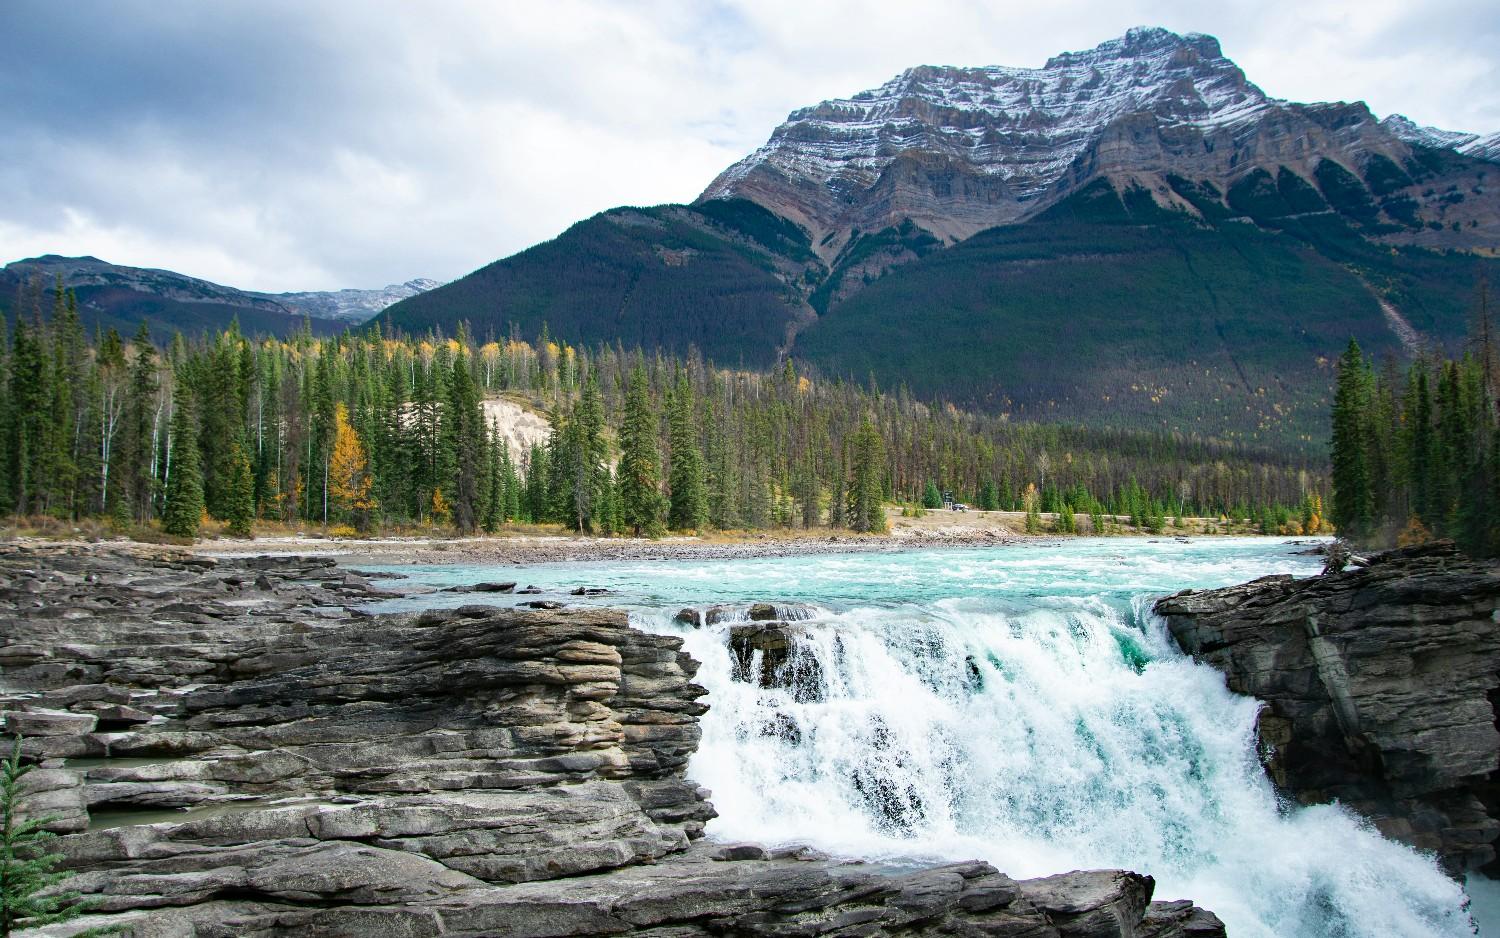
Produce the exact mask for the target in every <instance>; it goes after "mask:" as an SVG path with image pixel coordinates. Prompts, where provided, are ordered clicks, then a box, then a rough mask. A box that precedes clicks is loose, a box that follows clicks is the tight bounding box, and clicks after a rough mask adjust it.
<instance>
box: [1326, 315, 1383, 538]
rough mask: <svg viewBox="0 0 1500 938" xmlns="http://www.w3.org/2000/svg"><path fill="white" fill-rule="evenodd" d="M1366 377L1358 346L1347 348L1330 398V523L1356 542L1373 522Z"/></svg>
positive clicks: (1353, 342)
mask: <svg viewBox="0 0 1500 938" xmlns="http://www.w3.org/2000/svg"><path fill="white" fill-rule="evenodd" d="M1369 396H1370V390H1369V374H1368V371H1367V369H1366V367H1365V361H1364V356H1363V355H1362V354H1361V353H1360V350H1359V344H1358V343H1357V342H1355V341H1354V340H1353V339H1350V340H1349V347H1348V349H1346V350H1345V352H1344V354H1343V356H1342V357H1340V359H1339V370H1338V389H1337V391H1336V392H1335V394H1334V399H1333V437H1332V441H1331V450H1332V461H1333V523H1334V524H1335V525H1336V526H1337V527H1338V529H1339V531H1340V532H1341V533H1343V534H1345V535H1347V536H1349V537H1351V538H1354V539H1355V540H1362V539H1364V538H1365V537H1367V536H1368V535H1369V534H1370V531H1371V527H1372V524H1373V521H1374V517H1373V516H1374V498H1373V495H1372V493H1371V491H1370V471H1369V462H1368V453H1367V451H1366V427H1365V424H1366V414H1367V409H1368V407H1369Z"/></svg>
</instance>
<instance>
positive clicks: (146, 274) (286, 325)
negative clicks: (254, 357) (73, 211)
mask: <svg viewBox="0 0 1500 938" xmlns="http://www.w3.org/2000/svg"><path fill="white" fill-rule="evenodd" d="M59 276H61V277H62V280H63V284H64V285H65V286H67V287H69V288H72V289H73V290H74V291H75V292H76V293H77V294H78V299H79V306H80V313H81V315H82V317H83V319H84V321H85V322H86V323H91V324H98V325H102V326H105V327H113V328H115V329H117V330H118V331H121V332H125V331H127V330H130V329H133V327H135V326H136V325H138V324H139V323H140V322H141V321H143V320H144V321H148V322H150V323H151V325H152V326H153V328H155V329H157V330H161V331H163V332H165V333H170V332H171V331H173V330H180V331H196V330H199V329H205V328H206V329H216V328H222V327H223V326H225V325H228V323H229V322H230V320H232V319H234V318H235V317H238V318H239V320H240V325H241V327H242V328H244V329H245V330H246V331H247V332H268V333H274V334H277V335H285V334H287V333H290V332H292V331H294V330H296V329H297V328H299V327H300V325H301V324H302V321H303V319H304V318H307V319H309V320H311V322H312V325H313V327H314V331H315V332H318V333H320V334H326V333H331V332H337V331H339V330H341V329H343V328H346V327H347V326H349V325H350V324H355V323H361V322H364V321H366V320H369V319H370V318H372V317H374V316H375V315H377V314H379V313H380V312H381V311H382V310H384V309H385V308H386V307H388V306H390V305H391V304H392V303H395V302H397V301H399V300H403V299H406V298H408V297H412V296H415V295H417V294H418V293H421V292H424V291H426V290H430V289H432V288H433V287H436V286H439V285H440V284H439V283H438V282H437V281H435V280H425V279H417V280H410V281H407V282H406V283H402V284H393V285H391V286H387V287H383V288H381V289H377V290H333V291H311V292H299V293H259V292H255V291H251V290H240V289H236V288H234V287H227V286H223V285H221V284H217V283H213V282H211V281H208V280H202V279H200V278H197V277H190V276H188V275H186V274H180V273H177V272H175V271H170V270H159V269H155V268H146V267H127V266H123V265H119V264H111V263H108V262H106V261H102V260H100V259H99V258H97V257H88V256H85V257H63V256H61V255H57V254H46V255H43V256H41V257H31V258H26V259H24V260H19V261H14V262H12V263H10V264H7V265H5V267H3V268H0V310H3V311H5V312H7V313H12V314H13V313H14V312H15V311H17V310H18V309H19V307H20V305H21V303H22V302H23V299H22V297H23V295H24V292H25V291H26V289H27V288H28V287H29V286H33V285H38V284H39V285H41V286H42V287H43V288H44V289H51V288H52V286H53V285H54V284H55V283H56V282H57V278H58V277H59Z"/></svg>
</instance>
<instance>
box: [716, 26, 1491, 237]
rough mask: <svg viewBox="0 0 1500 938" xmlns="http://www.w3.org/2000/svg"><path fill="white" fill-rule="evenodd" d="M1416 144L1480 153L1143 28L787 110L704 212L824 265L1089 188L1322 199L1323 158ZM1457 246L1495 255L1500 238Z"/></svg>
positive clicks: (1407, 152)
mask: <svg viewBox="0 0 1500 938" xmlns="http://www.w3.org/2000/svg"><path fill="white" fill-rule="evenodd" d="M1414 145H1415V146H1417V147H1420V148H1422V149H1428V148H1442V149H1446V150H1447V151H1450V152H1452V153H1458V154H1464V155H1479V156H1482V155H1483V153H1485V152H1487V151H1486V150H1485V149H1484V146H1485V145H1484V143H1483V142H1482V141H1480V139H1479V138H1478V137H1477V136H1473V135H1466V134H1444V133H1443V132H1440V131H1435V130H1432V129H1430V128H1417V127H1416V126H1415V125H1414V124H1412V123H1411V122H1410V121H1406V120H1405V119H1404V118H1391V119H1388V120H1387V121H1385V122H1381V121H1377V120H1376V119H1375V118H1374V115H1372V114H1371V113H1370V111H1369V109H1368V108H1367V107H1366V106H1365V105H1364V104H1362V103H1353V104H1346V103H1330V104H1297V103H1292V102H1288V101H1283V100H1279V99H1275V98H1271V97H1268V96H1267V95H1266V94H1265V93H1264V92H1262V91H1261V89H1260V88H1258V87H1257V86H1255V85H1254V84H1252V83H1251V82H1250V81H1249V80H1248V79H1247V78H1246V76H1245V73H1244V72H1243V71H1242V70H1241V69H1240V68H1239V67H1238V66H1237V65H1235V63H1234V62H1233V61H1231V60H1230V59H1229V58H1227V57H1225V56H1224V54H1223V52H1222V50H1221V48H1220V46H1219V43H1218V41H1217V40H1216V39H1214V38H1213V37H1211V36H1205V35H1201V34H1196V33H1190V34H1187V35H1177V34H1176V33H1172V32H1169V31H1167V30H1164V29H1159V28H1137V29H1132V30H1130V31H1129V32H1128V33H1127V34H1126V35H1125V36H1124V37H1122V38H1120V39H1114V40H1110V41H1108V42H1104V43H1101V44H1100V45H1099V46H1097V47H1095V48H1094V49H1091V50H1087V51H1084V52H1072V53H1064V54H1062V55H1058V56H1054V57H1053V58H1052V59H1049V60H1048V61H1047V63H1046V64H1045V65H1044V66H1043V67H1041V68H1015V67H1007V66H988V67H983V68H954V67H933V66H922V67H918V68H912V69H908V70H907V71H905V72H903V73H902V74H901V75H899V76H897V77H896V78H894V79H892V80H891V81H890V82H887V83H886V84H885V85H883V86H881V87H880V88H878V89H875V90H872V91H865V92H861V93H859V94H856V95H853V96H852V97H850V98H845V99H839V100H834V101H825V102H823V103H821V104H818V105H815V106H813V107H809V108H803V109H801V110H798V111H794V112H793V113H792V114H791V116H790V117H789V118H788V119H787V121H786V122H785V123H784V124H782V125H781V126H780V127H778V128H777V129H776V130H775V132H774V133H773V134H772V136H771V139H770V141H769V142H767V143H766V144H765V145H764V146H763V147H761V148H760V149H758V150H756V151H755V152H754V153H752V154H751V155H749V156H747V157H746V158H745V159H743V160H741V161H740V162H738V163H736V164H735V165H734V166H731V167H730V168H729V169H727V170H725V171H724V172H723V173H722V174H721V175H720V176H719V177H718V178H717V179H715V180H714V181H713V182H712V183H711V184H710V185H709V187H708V188H707V189H706V190H704V192H703V194H702V195H701V196H700V197H699V201H700V202H701V201H707V200H712V199H723V198H745V199H750V200H751V201H755V202H757V203H758V204H760V205H763V206H765V207H766V208H768V209H770V210H771V211H773V212H775V213H776V214H778V215H781V216H782V217H785V218H789V219H791V220H793V221H796V222H797V223H799V224H801V225H803V226H804V227H806V228H807V229H808V231H809V233H810V235H811V237H812V241H813V242H814V244H815V245H816V246H817V250H818V253H819V255H820V256H821V257H823V258H824V259H825V260H829V261H832V260H833V259H834V258H835V257H837V255H838V253H839V251H840V250H842V249H843V248H844V247H845V246H846V245H847V244H848V243H849V242H850V241H851V240H852V239H854V238H856V237H857V236H858V234H860V233H866V234H867V233H872V232H876V231H880V230H882V229H885V228H888V227H892V226H895V225H899V224H900V223H901V222H902V221H903V220H905V219H910V220H911V221H913V222H914V223H916V224H917V225H919V226H920V227H922V228H923V229H925V230H927V231H929V232H931V233H933V234H934V235H937V236H938V237H940V238H942V239H944V240H946V241H948V242H950V243H951V242H952V241H957V240H962V239H964V238H967V237H969V236H971V235H973V234H975V233H976V232H978V231H980V230H983V229H985V228H990V227H993V226H995V225H1002V224H1011V223H1014V222H1018V221H1022V220H1025V219H1027V218H1031V217H1034V216H1036V215H1038V214H1040V213H1041V212H1043V211H1045V210H1046V209H1047V208H1049V207H1051V206H1052V205H1054V204H1056V203H1057V202H1058V201H1059V200H1061V199H1063V198H1066V197H1067V196H1068V195H1069V194H1071V193H1074V192H1077V191H1079V190H1080V189H1082V188H1083V187H1085V186H1087V185H1088V184H1089V183H1090V182H1092V181H1094V180H1096V179H1099V178H1108V179H1110V180H1111V181H1113V182H1114V184H1115V185H1116V187H1117V188H1121V189H1123V188H1129V187H1141V188H1143V189H1145V190H1147V191H1149V192H1151V193H1152V196H1153V198H1154V199H1155V200H1156V201H1157V202H1159V203H1160V204H1162V205H1164V206H1167V207H1175V208H1180V209H1183V210H1185V211H1188V212H1190V213H1195V214H1196V213H1197V212H1198V211H1199V208H1198V207H1197V206H1195V205H1194V204H1193V202H1194V200H1192V199H1190V198H1188V197H1187V196H1186V195H1185V194H1184V193H1182V192H1180V191H1178V189H1179V188H1180V187H1174V186H1173V185H1172V184H1171V181H1170V180H1169V179H1168V177H1169V176H1177V177H1181V178H1183V179H1187V180H1191V181H1192V182H1193V183H1194V184H1195V185H1199V186H1201V185H1202V184H1203V183H1205V182H1209V183H1212V184H1213V185H1215V186H1216V187H1217V188H1218V189H1219V190H1221V191H1227V190H1229V189H1230V188H1231V187H1232V186H1233V185H1235V184H1236V183H1238V182H1239V181H1240V180H1242V179H1244V178H1246V177H1247V176H1249V175H1250V174H1251V173H1253V172H1254V171H1255V170H1257V169H1262V170H1265V171H1267V172H1269V173H1270V174H1271V175H1273V176H1274V175H1276V174H1277V173H1278V172H1280V171H1282V170H1283V168H1285V170H1286V171H1290V172H1293V173H1295V174H1297V175H1298V176H1299V177H1301V179H1302V180H1304V181H1305V182H1306V183H1308V184H1309V187H1310V188H1314V189H1316V188H1319V185H1318V181H1317V171H1318V166H1319V165H1320V164H1321V163H1322V162H1323V161H1325V160H1333V161H1335V162H1337V163H1338V164H1340V166H1341V167H1342V169H1344V170H1345V171H1347V172H1350V173H1353V174H1355V175H1363V174H1365V172H1366V167H1367V165H1368V164H1369V163H1370V162H1371V161H1372V160H1385V161H1388V162H1390V163H1392V164H1394V166H1396V167H1401V166H1403V165H1406V164H1409V163H1411V162H1412V161H1413V160H1414V159H1419V158H1420V154H1419V153H1415V152H1414V151H1413V146H1414ZM1471 148H1473V149H1472V150H1471ZM1382 165H1383V164H1382ZM1398 172H1400V170H1398ZM1401 175H1403V176H1406V175H1408V174H1407V173H1404V172H1402V173H1401ZM1401 181H1402V182H1404V184H1403V185H1401V186H1395V182H1396V180H1394V179H1392V180H1388V181H1387V183H1386V184H1387V185H1389V186H1395V188H1400V189H1402V190H1403V196H1405V197H1407V198H1411V199H1412V200H1413V202H1414V203H1415V204H1417V206H1418V207H1417V208H1416V209H1415V212H1416V214H1417V215H1418V216H1420V217H1421V218H1422V220H1423V221H1424V222H1426V221H1429V220H1432V218H1435V217H1436V215H1438V214H1444V213H1442V212H1439V211H1438V210H1437V208H1436V207H1432V206H1429V205H1428V204H1427V202H1425V201H1423V199H1422V196H1421V193H1422V192H1424V191H1425V189H1423V188H1422V187H1417V188H1416V189H1415V191H1410V192H1408V191H1404V190H1409V189H1412V187H1413V186H1414V185H1415V184H1414V183H1413V181H1412V180H1411V179H1410V178H1407V179H1404V180H1401ZM1489 190H1490V191H1487V192H1486V193H1483V195H1485V196H1486V198H1485V202H1486V211H1485V213H1484V214H1485V215H1486V216H1487V217H1488V218H1489V219H1490V221H1491V222H1493V221H1494V216H1495V215H1496V214H1500V203H1497V202H1496V200H1495V198H1494V197H1493V195H1492V190H1493V186H1491V187H1489ZM1392 191H1394V188H1393V190H1392ZM1386 195H1389V193H1386ZM1428 201H1430V199H1429V200H1428ZM1439 204H1440V203H1439ZM1397 211H1398V212H1400V211H1403V209H1398V210H1397ZM1429 216H1431V217H1429ZM1468 220H1469V219H1468V218H1467V217H1465V218H1464V219H1462V221H1463V222H1466V221H1468ZM1415 227H1416V228H1417V229H1420V228H1421V227H1422V226H1420V225H1418V226H1415ZM1417 233H1420V232H1417ZM1458 233H1459V234H1460V235H1463V234H1464V232H1462V231H1460V232H1458ZM1415 240H1423V239H1421V238H1417V239H1415ZM1425 240H1429V241H1430V240H1433V239H1431V238H1427V239H1425ZM1449 240H1450V242H1452V243H1451V244H1450V245H1449V246H1476V245H1483V246H1491V247H1493V246H1494V245H1495V244H1497V243H1500V228H1496V227H1495V226H1494V225H1493V224H1491V225H1490V226H1489V227H1487V229H1486V230H1485V231H1484V232H1483V233H1482V234H1481V233H1477V232H1476V233H1475V234H1474V235H1473V236H1472V237H1464V238H1458V239H1449Z"/></svg>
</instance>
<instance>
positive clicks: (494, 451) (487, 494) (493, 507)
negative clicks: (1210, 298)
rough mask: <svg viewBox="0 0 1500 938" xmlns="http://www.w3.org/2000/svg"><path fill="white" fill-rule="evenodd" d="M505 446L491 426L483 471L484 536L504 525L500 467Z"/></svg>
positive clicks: (497, 431)
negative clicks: (502, 450)
mask: <svg viewBox="0 0 1500 938" xmlns="http://www.w3.org/2000/svg"><path fill="white" fill-rule="evenodd" d="M505 445H506V444H505V440H504V439H502V438H501V437H500V428H499V427H498V426H492V427H491V430H490V445H489V446H488V447H486V452H487V454H488V455H487V458H486V460H485V471H484V475H485V480H486V482H485V486H484V513H483V521H482V524H483V526H484V532H485V533H486V534H494V533H495V532H496V531H498V530H500V525H502V524H504V523H505V475H504V473H503V472H502V471H501V467H500V454H501V449H502V447H504V446H505ZM508 458H509V457H508V456H507V459H508Z"/></svg>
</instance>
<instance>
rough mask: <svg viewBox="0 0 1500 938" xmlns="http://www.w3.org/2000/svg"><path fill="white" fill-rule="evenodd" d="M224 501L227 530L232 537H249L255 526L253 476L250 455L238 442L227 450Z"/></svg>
mask: <svg viewBox="0 0 1500 938" xmlns="http://www.w3.org/2000/svg"><path fill="white" fill-rule="evenodd" d="M225 499H226V500H225V509H226V514H225V518H224V520H225V521H227V522H229V524H228V528H227V530H228V531H229V533H230V534H231V535H232V536H234V537H249V536H250V530H251V528H252V526H253V525H254V524H255V476H254V474H253V473H252V472H251V471H250V454H249V453H247V452H245V446H244V444H243V443H241V442H240V441H239V440H235V441H234V443H233V445H232V446H230V448H229V478H228V480H227V483H226V495H225Z"/></svg>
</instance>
